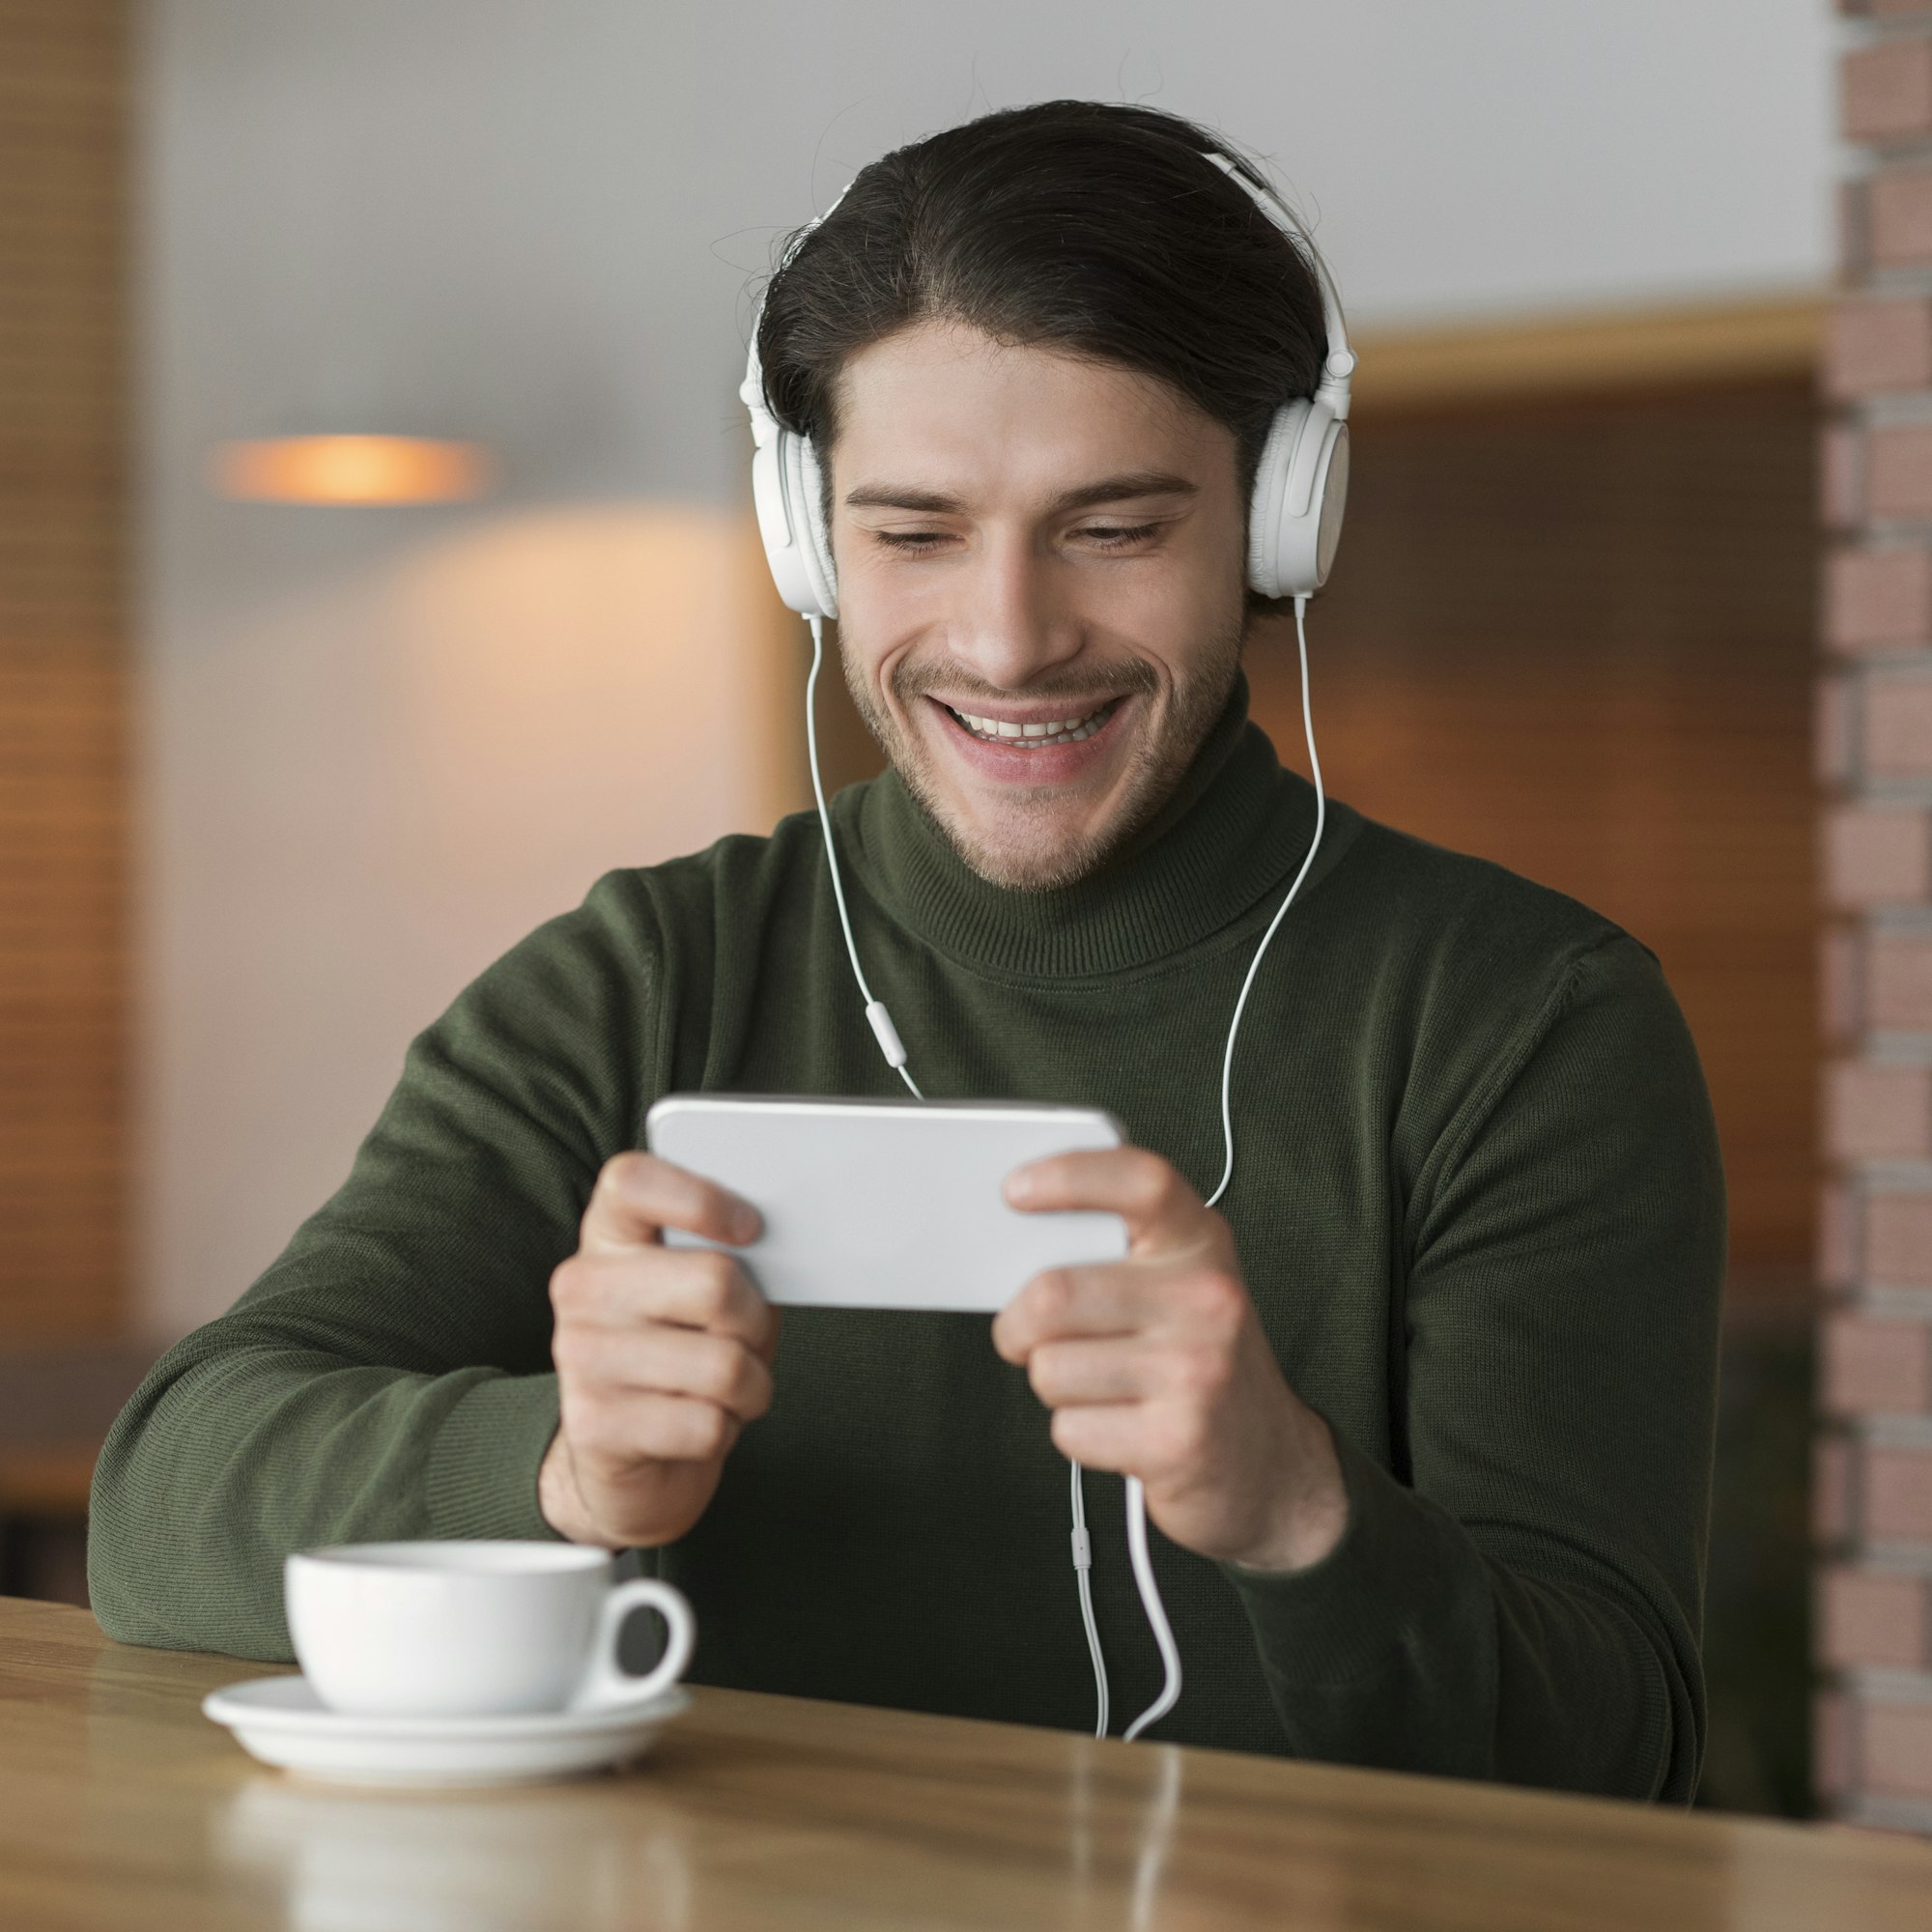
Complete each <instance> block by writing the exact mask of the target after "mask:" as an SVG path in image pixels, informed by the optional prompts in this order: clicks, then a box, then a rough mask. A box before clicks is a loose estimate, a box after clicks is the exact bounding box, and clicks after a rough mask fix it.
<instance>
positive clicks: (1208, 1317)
mask: <svg viewBox="0 0 1932 1932" xmlns="http://www.w3.org/2000/svg"><path fill="white" fill-rule="evenodd" d="M1183 1292H1184V1293H1185V1296H1186V1301H1187V1311H1188V1313H1189V1314H1190V1315H1191V1316H1192V1317H1193V1318H1194V1319H1195V1321H1198V1322H1199V1323H1200V1324H1201V1325H1202V1326H1203V1327H1204V1328H1206V1329H1208V1330H1209V1331H1210V1332H1212V1333H1213V1334H1215V1335H1217V1336H1222V1337H1226V1336H1228V1335H1231V1334H1233V1333H1234V1332H1235V1331H1236V1329H1237V1328H1239V1326H1240V1324H1241V1321H1242V1318H1243V1317H1244V1316H1245V1315H1246V1313H1247V1304H1248V1294H1247V1290H1246V1289H1244V1288H1243V1287H1242V1286H1241V1284H1240V1283H1239V1282H1237V1281H1236V1280H1235V1279H1234V1277H1233V1276H1232V1275H1227V1274H1224V1273H1222V1271H1221V1270H1220V1269H1219V1268H1204V1269H1202V1270H1201V1271H1200V1272H1199V1273H1197V1274H1192V1275H1190V1276H1188V1278H1187V1280H1186V1282H1185V1284H1184V1289H1183Z"/></svg>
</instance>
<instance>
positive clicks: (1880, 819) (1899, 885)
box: [1823, 805, 1932, 907]
mask: <svg viewBox="0 0 1932 1932" xmlns="http://www.w3.org/2000/svg"><path fill="white" fill-rule="evenodd" d="M1824 834H1825V850H1824V855H1823V856H1824V880H1825V891H1826V895H1827V896H1828V897H1829V898H1830V900H1831V902H1832V903H1833V905H1836V906H1845V907H1854V906H1871V905H1885V904H1888V903H1898V902H1900V901H1906V902H1912V901H1917V900H1920V899H1923V898H1924V897H1925V895H1926V889H1927V886H1928V884H1932V822H1928V820H1927V818H1926V815H1925V813H1924V812H1923V811H1915V810H1912V809H1911V808H1909V807H1898V806H1876V805H1872V806H1866V805H1841V806H1836V807H1833V808H1832V809H1831V810H1827V811H1826V813H1825V823H1824Z"/></svg>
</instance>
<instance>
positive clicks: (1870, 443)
mask: <svg viewBox="0 0 1932 1932" xmlns="http://www.w3.org/2000/svg"><path fill="white" fill-rule="evenodd" d="M1864 501H1865V509H1866V511H1867V512H1868V513H1869V514H1870V515H1872V516H1874V517H1884V518H1890V519H1896V520H1899V521H1902V522H1911V521H1914V520H1917V519H1919V518H1923V517H1927V516H1932V423H1891V424H1889V425H1887V426H1886V427H1884V428H1881V429H1875V430H1873V431H1871V432H1870V434H1869V436H1868V438H1867V440H1866V446H1865V497H1864Z"/></svg>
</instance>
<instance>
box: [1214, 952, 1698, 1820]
mask: <svg viewBox="0 0 1932 1932" xmlns="http://www.w3.org/2000/svg"><path fill="white" fill-rule="evenodd" d="M1406 1236H1407V1242H1408V1256H1409V1270H1408V1279H1407V1291H1406V1304H1405V1319H1404V1321H1403V1327H1402V1332H1401V1334H1400V1336H1399V1338H1398V1341H1399V1343H1400V1345H1401V1346H1400V1347H1399V1348H1398V1355H1399V1358H1400V1360H1401V1361H1402V1363H1403V1365H1404V1373H1405V1374H1406V1390H1405V1391H1403V1393H1402V1395H1401V1397H1400V1398H1399V1401H1398V1404H1397V1409H1398V1417H1399V1421H1400V1422H1401V1423H1403V1424H1406V1437H1407V1442H1406V1447H1407V1461H1408V1474H1409V1477H1410V1479H1411V1480H1410V1481H1408V1482H1404V1481H1399V1480H1398V1479H1397V1478H1396V1477H1395V1476H1393V1475H1391V1474H1390V1473H1389V1472H1388V1471H1387V1470H1385V1469H1383V1468H1382V1467H1381V1466H1380V1465H1379V1464H1378V1463H1376V1462H1374V1461H1373V1460H1371V1459H1370V1458H1369V1457H1368V1456H1367V1455H1365V1454H1364V1453H1363V1452H1362V1451H1361V1449H1360V1448H1359V1447H1358V1446H1356V1445H1353V1444H1351V1443H1350V1442H1348V1441H1346V1440H1342V1439H1339V1432H1338V1441H1337V1449H1338V1452H1339V1455H1340V1458H1341V1462H1342V1468H1343V1474H1344V1478H1345V1481H1346V1483H1347V1487H1348V1492H1349V1503H1350V1520H1349V1526H1348V1528H1347V1530H1346V1531H1345V1533H1344V1536H1343V1539H1342V1542H1341V1543H1340V1544H1339V1545H1338V1546H1337V1548H1335V1549H1334V1550H1333V1551H1332V1552H1331V1553H1330V1554H1329V1555H1328V1557H1326V1558H1325V1559H1324V1560H1323V1561H1322V1562H1321V1563H1320V1564H1318V1565H1316V1566H1314V1567H1313V1568H1311V1569H1309V1570H1307V1571H1304V1572H1300V1573H1293V1574H1285V1575H1264V1574H1261V1573H1255V1572H1246V1571H1240V1570H1237V1569H1235V1568H1233V1567H1230V1568H1229V1569H1228V1573H1227V1574H1228V1575H1229V1576H1230V1577H1231V1579H1232V1580H1233V1581H1234V1584H1235V1587H1236V1591H1237V1592H1238V1594H1239V1595H1240V1597H1241V1600H1242V1602H1243V1604H1244V1605H1245V1607H1246V1609H1247V1612H1248V1615H1249V1620H1250V1622H1251V1623H1252V1625H1253V1628H1254V1632H1255V1636H1256V1640H1257V1643H1258V1645H1259V1648H1260V1654H1261V1659H1262V1664H1263V1670H1264V1677H1265V1679H1266V1682H1267V1685H1268V1688H1269V1691H1270V1694H1271V1696H1272V1698H1273V1701H1274V1704H1275V1707H1276V1710H1277V1713H1278V1715H1279V1718H1280V1720H1281V1723H1282V1725H1283V1727H1284V1729H1285V1730H1286V1732H1287V1735H1288V1737H1289V1739H1290V1741H1291V1744H1292V1746H1293V1748H1294V1749H1295V1750H1296V1752H1297V1753H1300V1754H1304V1755H1307V1756H1309V1757H1316V1758H1323V1759H1327V1760H1330V1761H1336V1762H1345V1763H1356V1764H1367V1765H1378V1766H1383V1767H1387V1768H1390V1769H1398V1770H1408V1771H1418V1772H1428V1773H1435V1774H1442V1775H1449V1776H1475V1777H1493V1778H1500V1779H1504V1780H1507V1781H1510V1782H1517V1783H1522V1784H1536V1785H1545V1786H1554V1787H1558V1788H1567V1789H1571V1790H1577V1791H1588V1792H1598V1793H1604V1794H1609V1795H1616V1796H1622V1797H1627V1798H1667V1799H1673V1800H1676V1801H1679V1802H1688V1801H1689V1799H1690V1796H1691V1794H1692V1792H1693V1790H1694V1789H1695V1785H1696V1780H1697V1772H1698V1766H1699V1761H1700V1756H1701V1752H1702V1747H1703V1733H1704V1697H1703V1681H1702V1673H1701V1669H1700V1665H1699V1660H1698V1642H1699V1633H1700V1628H1701V1623H1702V1614H1703V1605H1702V1599H1703V1580H1704V1549H1705V1535H1706V1527H1707V1517H1708V1510H1709V1500H1710V1467H1711V1453H1712V1440H1713V1431H1714V1428H1715V1413H1716V1383H1717V1323H1718V1310H1719V1295H1720V1293H1721V1284H1722V1275H1723V1265H1724V1200H1723V1180H1722V1174H1721V1170H1720V1167H1719V1153H1718V1144H1717V1133H1716V1127H1715V1124H1714V1122H1713V1120H1712V1115H1711V1108H1710V1103H1709V1099H1708V1096H1707V1094H1706V1091H1705V1087H1704V1081H1703V1076H1702V1073H1701V1071H1700V1069H1699V1067H1698V1064H1697V1057H1696V1052H1695V1049H1694V1047H1693V1046H1692V1044H1691V1041H1690V1034H1689V1031H1688V1029H1687V1028H1686V1026H1685V1024H1684V1021H1683V1017H1682V1015H1681V1013H1680V1012H1679V1010H1678V1009H1677V1005H1676V1002H1675V1001H1674V999H1673V998H1672V997H1671V994H1670V992H1669V990H1668V988H1667V987H1666V985H1665V984H1664V981H1663V978H1662V973H1661V972H1660V971H1659V970H1658V967H1657V964H1656V961H1655V960H1654V959H1653V958H1652V957H1651V955H1650V954H1649V953H1648V952H1646V951H1645V950H1644V949H1643V948H1642V947H1641V946H1639V945H1638V944H1637V943H1636V942H1635V941H1634V940H1631V939H1629V938H1627V937H1624V936H1618V937H1616V938H1614V939H1611V940H1609V941H1607V942H1605V944H1603V945H1601V946H1599V947H1597V948H1596V949H1595V950H1593V951H1590V952H1585V953H1583V954H1581V955H1580V956H1578V957H1576V958H1574V959H1573V960H1571V961H1570V962H1569V964H1568V966H1567V968H1566V970H1565V971H1564V972H1563V974H1562V975H1561V977H1560V980H1559V983H1557V985H1556V986H1555V987H1554V988H1553V989H1552V990H1551V992H1550V994H1549V996H1548V999H1547V1000H1545V1001H1544V1002H1543V1004H1542V1006H1541V1009H1540V1010H1538V1011H1536V1012H1534V1013H1533V1014H1530V1015H1528V1016H1527V1018H1526V1020H1525V1023H1524V1024H1523V1025H1522V1026H1521V1027H1520V1028H1519V1030H1518V1033H1517V1037H1516V1038H1515V1039H1514V1041H1513V1042H1511V1044H1510V1045H1509V1046H1508V1047H1507V1048H1506V1050H1505V1051H1504V1052H1503V1053H1501V1054H1500V1055H1499V1056H1498V1057H1497V1058H1496V1060H1495V1062H1494V1063H1493V1065H1492V1068H1491V1070H1490V1073H1489V1076H1488V1077H1487V1079H1486V1080H1485V1081H1484V1082H1483V1083H1482V1084H1481V1085H1480V1086H1479V1087H1478V1088H1477V1089H1476V1090H1475V1091H1473V1092H1472V1094H1470V1096H1469V1099H1468V1100H1467V1101H1466V1102H1465V1103H1464V1105H1463V1107H1462V1108H1461V1109H1459V1111H1458V1114H1457V1117H1456V1119H1455V1120H1454V1121H1452V1122H1451V1124H1450V1126H1449V1128H1448V1130H1447V1131H1446V1132H1445V1133H1444V1135H1443V1136H1442V1137H1441V1139H1440V1141H1439V1142H1438V1143H1437V1145H1436V1148H1435V1152H1434V1153H1433V1154H1432V1156H1431V1158H1430V1160H1429V1162H1428V1164H1427V1167H1426V1168H1425V1171H1424V1172H1423V1174H1422V1175H1421V1177H1420V1178H1419V1184H1418V1185H1417V1187H1416V1188H1415V1189H1414V1191H1413V1195H1412V1198H1411V1205H1410V1211H1409V1214H1408V1220H1407V1228H1406Z"/></svg>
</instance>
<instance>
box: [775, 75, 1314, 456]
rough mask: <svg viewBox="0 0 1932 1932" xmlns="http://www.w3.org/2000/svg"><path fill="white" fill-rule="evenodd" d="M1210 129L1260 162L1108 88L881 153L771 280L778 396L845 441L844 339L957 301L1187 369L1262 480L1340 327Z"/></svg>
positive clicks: (1017, 337)
mask: <svg viewBox="0 0 1932 1932" xmlns="http://www.w3.org/2000/svg"><path fill="white" fill-rule="evenodd" d="M1209 149H1216V150H1219V151H1220V152H1222V153H1225V154H1227V155H1228V156H1229V158H1230V159H1232V160H1235V161H1236V162H1237V163H1239V164H1240V165H1241V166H1242V169H1243V172H1244V173H1247V174H1248V175H1249V176H1250V178H1251V179H1253V180H1256V181H1258V182H1260V181H1263V180H1264V178H1263V177H1262V176H1261V175H1260V174H1259V172H1258V171H1256V170H1255V169H1254V168H1253V165H1252V164H1251V163H1249V162H1247V161H1246V160H1245V158H1244V157H1243V156H1240V155H1238V154H1236V153H1235V152H1234V151H1232V150H1231V149H1230V148H1229V146H1228V144H1227V143H1226V142H1225V141H1224V140H1223V139H1222V138H1221V137H1220V136H1219V135H1216V134H1212V133H1210V132H1208V130H1206V129H1205V128H1198V127H1196V126H1195V125H1194V124H1193V123H1192V122H1190V121H1183V120H1181V119H1180V118H1179V116H1178V115H1173V114H1166V113H1162V112H1161V111H1160V110H1159V109H1157V108H1152V107H1139V106H1127V105H1117V104H1113V103H1110V102H1106V101H1098V100H1048V101H1043V102H1040V103H1039V104H1038V105H1037V106H1032V107H1012V108H1007V109H1004V110H1002V111H1001V112H999V113H996V114H988V115H986V116H984V117H983V118H981V119H980V120H978V121H969V122H967V123H966V124H965V126H963V127H959V128H948V129H947V130H946V131H945V132H944V133H939V134H933V135H929V136H928V137H927V138H926V139H924V140H923V141H916V142H914V143H912V144H911V145H910V146H908V147H904V148H898V149H895V151H894V152H893V153H891V154H889V155H886V156H882V157H881V158H880V159H878V160H876V161H873V162H872V163H871V164H870V165H869V166H867V167H865V168H863V169H861V170H860V173H859V175H858V178H857V179H856V180H855V181H854V182H853V183H852V185H851V186H850V188H848V189H847V190H846V193H845V197H844V199H843V200H842V201H840V202H839V204H838V207H837V208H836V209H834V210H833V212H832V213H830V214H829V215H828V216H827V217H826V218H825V219H824V220H823V221H822V222H820V223H819V225H818V226H817V227H816V228H815V229H813V230H811V231H810V233H809V234H804V231H800V233H801V234H804V239H803V241H800V240H799V236H798V235H794V236H793V237H791V238H789V240H788V241H787V244H786V250H787V253H786V255H781V264H782V266H781V268H780V269H779V270H778V271H777V272H776V273H775V274H774V275H773V276H772V279H771V281H770V284H769V286H768V287H767V290H766V294H765V301H764V309H763V313H762V315H761V316H760V318H759V322H758V355H759V358H760V361H761V362H762V364H763V368H764V381H765V398H766V402H767V404H768V405H769V407H770V409H771V412H772V413H773V414H774V415H775V416H776V417H777V418H778V419H779V421H780V422H781V423H782V424H783V425H784V426H785V427H786V428H787V429H790V430H793V431H796V432H799V433H801V434H803V435H807V436H810V437H811V438H812V440H813V441H814V443H815V444H816V446H817V448H818V450H819V452H820V454H821V455H825V454H827V453H829V451H830V449H831V447H832V444H833V441H834V440H835V439H836V437H837V434H838V422H837V419H836V415H835V408H836V392H835V385H836V384H837V381H838V373H839V371H840V369H842V368H843V366H844V364H845V361H846V359H847V358H848V357H849V356H851V355H855V354H857V353H858V352H859V351H860V350H862V349H865V348H867V347H868V346H869V345H870V344H872V343H874V342H877V341H880V340H881V339H883V338H884V337H885V336H888V335H890V334H892V333H894V332H895V330H897V329H900V328H903V327H907V326H909V325H910V324H913V323H916V322H921V321H925V320H928V319H932V318H944V319H947V320H950V321H956V322H962V323H965V324H968V325H969V326H971V327H975V328H977V329H980V331H982V332H983V333H984V334H986V335H989V336H991V337H992V338H993V339H994V340H995V341H999V342H1004V343H1010V344H1013V345H1021V344H1045V345H1050V346H1052V347H1054V348H1056V349H1059V350H1062V351H1065V352H1067V353H1071V354H1075V355H1087V356H1092V357H1094V358H1095V359H1096V360H1100V361H1106V362H1115V363H1120V364H1122V365H1124V366H1125V367H1127V368H1129V369H1135V370H1139V371H1141V372H1143V373H1145V374H1147V375H1150V376H1153V377H1156V378H1158V379H1159V380H1160V381H1162V382H1164V383H1167V384H1171V385H1172V386H1173V387H1174V388H1176V389H1178V390H1179V392H1180V393H1181V394H1182V395H1184V396H1185V397H1187V398H1188V400H1189V401H1191V402H1193V403H1194V404H1196V405H1197V406H1198V407H1199V408H1200V409H1202V410H1203V411H1205V412H1207V413H1208V415H1210V416H1212V417H1213V418H1214V419H1215V420H1216V421H1218V422H1220V423H1222V424H1224V425H1226V427H1227V428H1228V429H1230V430H1232V431H1233V432H1234V434H1235V437H1236V442H1237V444H1238V447H1239V451H1240V460H1241V485H1242V489H1243V491H1244V492H1245V491H1247V490H1249V489H1251V488H1252V486H1253V481H1254V473H1255V467H1256V465H1257V463H1258V461H1259V460H1260V456H1261V450H1262V444H1263V442H1264V440H1265V438H1266V436H1267V429H1268V423H1269V420H1270V418H1271V417H1272V416H1273V414H1274V412H1275V410H1276V409H1277V408H1279V407H1280V405H1281V404H1282V403H1284V402H1286V401H1287V400H1288V399H1289V398H1290V397H1292V396H1306V395H1312V394H1313V393H1314V391H1315V385H1316V383H1317V381H1318V380H1319V378H1320V375H1321V359H1322V356H1323V355H1324V353H1325V350H1326V340H1325V334H1326V331H1325V329H1324V327H1323V321H1322V311H1321V290H1320V286H1319V284H1318V283H1317V281H1316V278H1315V273H1314V270H1313V269H1312V268H1311V267H1310V265H1309V263H1308V261H1307V259H1306V258H1305V257H1304V255H1303V254H1302V253H1301V251H1300V250H1299V249H1298V248H1297V247H1296V246H1295V244H1294V243H1293V241H1290V240H1289V238H1288V237H1287V236H1285V235H1284V234H1283V233H1282V231H1281V230H1280V229H1279V228H1277V227H1276V226H1275V225H1274V223H1273V222H1271V221H1270V220H1269V219H1268V217H1267V216H1266V215H1265V214H1264V213H1263V212H1262V211H1261V210H1260V209H1259V208H1257V207H1256V206H1255V204H1254V203H1253V201H1252V200H1251V199H1250V198H1249V197H1248V195H1247V194H1246V193H1244V192H1243V191H1242V189H1241V188H1240V187H1238V186H1237V185H1236V184H1235V183H1234V182H1232V181H1230V180H1229V179H1228V178H1227V177H1226V176H1225V175H1224V174H1222V173H1221V172H1220V170H1219V169H1218V168H1216V167H1215V166H1214V165H1213V164H1212V163H1211V162H1209V161H1208V160H1205V159H1204V158H1203V155H1204V154H1205V153H1206V151H1208V150H1209ZM826 469H827V474H828V479H829V474H830V465H829V464H828V465H827V466H826ZM828 487H829V482H828Z"/></svg>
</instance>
